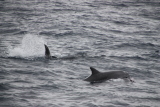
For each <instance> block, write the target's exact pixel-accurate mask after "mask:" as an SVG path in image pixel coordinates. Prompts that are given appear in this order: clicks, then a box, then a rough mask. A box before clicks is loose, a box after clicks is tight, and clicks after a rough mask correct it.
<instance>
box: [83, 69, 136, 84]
mask: <svg viewBox="0 0 160 107" xmlns="http://www.w3.org/2000/svg"><path fill="white" fill-rule="evenodd" d="M90 69H91V71H92V74H91V75H90V76H89V77H87V78H86V79H85V80H84V81H88V82H91V83H94V82H102V81H105V80H109V79H118V78H121V79H128V80H130V81H131V82H134V81H133V80H131V79H130V76H129V74H128V73H126V72H124V71H109V72H99V71H98V70H96V69H95V68H93V67H90Z"/></svg>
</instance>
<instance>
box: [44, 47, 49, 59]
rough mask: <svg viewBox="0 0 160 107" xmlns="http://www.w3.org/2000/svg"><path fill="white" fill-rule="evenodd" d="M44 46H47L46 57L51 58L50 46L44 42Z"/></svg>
mask: <svg viewBox="0 0 160 107" xmlns="http://www.w3.org/2000/svg"><path fill="white" fill-rule="evenodd" d="M44 46H45V57H46V58H50V57H51V54H50V51H49V48H48V46H47V45H45V44H44Z"/></svg>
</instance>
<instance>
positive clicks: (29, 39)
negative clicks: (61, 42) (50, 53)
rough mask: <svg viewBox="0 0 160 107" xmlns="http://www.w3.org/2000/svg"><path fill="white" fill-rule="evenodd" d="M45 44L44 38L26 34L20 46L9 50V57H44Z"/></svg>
mask: <svg viewBox="0 0 160 107" xmlns="http://www.w3.org/2000/svg"><path fill="white" fill-rule="evenodd" d="M44 44H45V41H44V39H43V38H41V37H38V36H37V35H32V34H26V35H25V36H24V37H23V39H22V43H21V44H20V45H19V46H17V47H14V48H9V49H8V55H9V56H10V57H42V56H44V53H45V48H44Z"/></svg>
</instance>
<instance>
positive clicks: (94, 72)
mask: <svg viewBox="0 0 160 107" xmlns="http://www.w3.org/2000/svg"><path fill="white" fill-rule="evenodd" d="M90 69H91V71H92V75H95V74H98V73H100V72H99V71H98V70H96V69H95V68H93V67H90Z"/></svg>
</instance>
